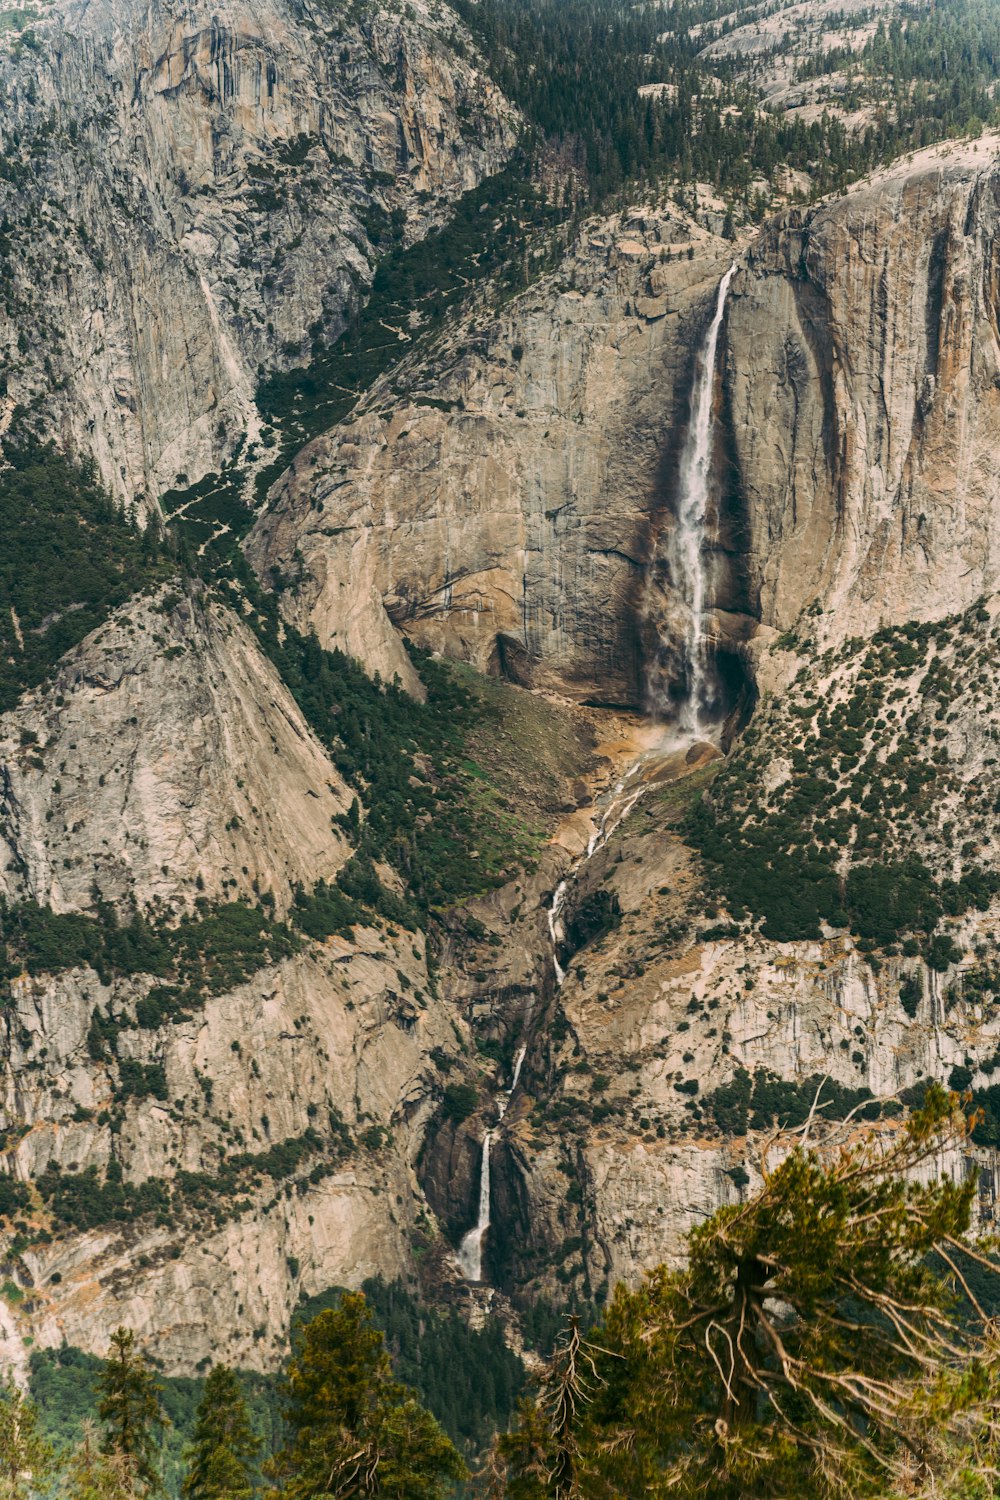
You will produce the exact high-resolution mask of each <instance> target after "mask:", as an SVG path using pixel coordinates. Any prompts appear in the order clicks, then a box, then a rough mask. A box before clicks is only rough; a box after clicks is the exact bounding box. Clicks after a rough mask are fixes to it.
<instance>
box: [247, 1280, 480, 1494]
mask: <svg viewBox="0 0 1000 1500" xmlns="http://www.w3.org/2000/svg"><path fill="white" fill-rule="evenodd" d="M285 1389H286V1395H287V1398H288V1405H287V1408H286V1411H285V1419H286V1421H287V1422H288V1425H289V1427H290V1428H291V1437H290V1438H289V1441H288V1443H287V1444H286V1446H285V1447H284V1448H283V1449H282V1451H281V1452H280V1453H279V1454H278V1455H277V1457H276V1458H275V1459H273V1460H272V1461H271V1463H270V1464H268V1466H267V1469H268V1473H269V1475H270V1477H271V1478H273V1479H274V1480H275V1481H276V1488H275V1489H274V1490H272V1491H271V1495H272V1496H273V1497H277V1496H281V1497H282V1500H318V1497H320V1496H324V1497H325V1496H334V1495H337V1496H362V1495H373V1496H374V1495H379V1496H386V1497H391V1500H439V1497H441V1496H443V1495H445V1494H447V1493H448V1492H449V1490H450V1482H451V1481H453V1480H456V1479H460V1478H462V1477H464V1475H465V1465H464V1464H463V1462H462V1460H461V1458H460V1457H459V1455H458V1453H457V1451H456V1450H455V1448H454V1447H453V1445H452V1443H451V1441H450V1439H449V1438H448V1437H447V1436H446V1435H445V1433H444V1432H442V1430H441V1428H440V1427H439V1426H438V1424H437V1422H435V1420H434V1418H433V1417H432V1416H431V1415H430V1413H429V1412H427V1411H425V1410H424V1408H423V1407H422V1406H421V1405H420V1403H419V1402H418V1401H417V1400H416V1399H415V1398H414V1396H413V1395H412V1394H411V1392H410V1391H409V1390H408V1389H407V1387H406V1386H404V1385H401V1384H399V1382H398V1381H396V1380H394V1379H393V1378H392V1371H391V1368H390V1365H389V1357H388V1355H387V1354H386V1352H385V1348H384V1347H383V1338H382V1334H381V1333H380V1332H379V1330H378V1329H377V1328H375V1326H374V1324H373V1322H372V1315H371V1311H370V1309H369V1307H368V1305H367V1303H366V1301H365V1299H364V1297H363V1296H362V1295H361V1294H360V1293H357V1292H347V1293H345V1294H344V1296H343V1297H342V1298H341V1300H340V1304H339V1306H337V1307H335V1308H329V1309H328V1310H327V1311H326V1312H322V1313H320V1315H319V1317H317V1318H314V1319H313V1321H312V1322H311V1323H309V1324H308V1325H307V1326H306V1329H305V1333H304V1338H303V1343H302V1348H301V1350H300V1352H299V1353H298V1354H297V1355H296V1357H295V1358H294V1359H293V1360H292V1362H291V1364H290V1366H289V1369H288V1376H287V1380H286V1386H285Z"/></svg>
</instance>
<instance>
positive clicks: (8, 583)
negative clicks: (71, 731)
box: [0, 414, 176, 712]
mask: <svg viewBox="0 0 1000 1500" xmlns="http://www.w3.org/2000/svg"><path fill="white" fill-rule="evenodd" d="M15 415H16V414H15ZM12 430H13V431H20V432H21V433H22V436H21V440H20V442H19V443H13V442H10V441H9V440H8V441H7V442H6V443H5V446H4V457H5V459H6V461H7V463H8V464H9V466H10V467H9V468H6V469H4V470H3V472H0V535H2V536H3V547H2V549H0V712H2V711H3V710H5V709H8V708H12V707H13V706H14V704H15V703H16V702H17V701H18V699H19V698H20V696H21V694H22V693H23V692H24V691H25V689H26V688H31V687H35V686H37V685H38V683H40V682H43V681H44V680H45V678H46V677H48V676H49V674H50V673H51V671H52V669H53V667H54V666H55V665H56V663H57V662H58V661H59V659H60V658H61V657H62V656H64V655H65V654H66V652H67V651H69V650H70V649H71V648H72V647H73V646H76V645H77V644H78V643H79V642H80V641H82V640H83V638H84V636H86V635H89V634H90V632H91V631H92V630H94V629H95V628H96V627H97V626H98V625H100V624H102V623H103V622H104V621H105V620H106V619H107V618H108V616H109V615H110V613H111V611H112V610H113V609H115V608H116V607H117V606H118V605H119V604H122V603H124V601H125V600H126V599H128V598H130V597H131V596H132V595H133V594H135V593H137V592H139V591H140V590H143V589H148V588H151V587H152V586H153V585H155V584H156V583H158V582H160V581H161V580H162V579H164V578H166V577H169V576H170V575H171V574H172V573H174V572H175V571H176V562H175V560H174V559H173V558H172V557H171V555H170V552H169V549H168V548H167V547H166V546H165V545H164V543H163V541H162V540H161V538H160V535H159V533H158V531H157V529H156V527H155V526H153V525H152V524H151V525H150V526H148V527H147V528H146V530H145V531H139V530H137V528H136V527H135V526H133V525H132V523H131V522H130V521H129V519H128V517H127V516H126V515H125V513H124V511H122V510H121V509H120V508H119V507H118V506H117V505H115V504H114V502H113V501H112V500H111V498H110V496H109V495H108V494H107V493H106V491H105V490H104V489H103V488H102V486H101V485H100V483H99V482H98V479H97V475H96V470H95V469H94V467H93V465H75V464H73V463H71V462H70V461H69V460H68V459H67V458H64V457H63V456H62V455H61V454H58V453H57V452H56V451H55V449H54V448H53V447H52V446H51V445H43V444H41V443H39V442H37V441H36V440H35V439H33V438H32V437H30V435H28V433H27V430H26V427H24V426H18V425H14V424H13V423H12Z"/></svg>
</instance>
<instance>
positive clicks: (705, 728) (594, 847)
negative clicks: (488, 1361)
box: [458, 263, 736, 1281]
mask: <svg viewBox="0 0 1000 1500" xmlns="http://www.w3.org/2000/svg"><path fill="white" fill-rule="evenodd" d="M735 274H736V265H735V263H734V264H733V265H731V266H730V268H729V270H728V271H727V272H726V274H725V276H723V278H722V280H721V281H720V283H719V290H718V294H717V296H716V300H715V311H714V313H713V316H712V321H711V323H710V324H709V327H708V332H707V334H706V336H705V342H704V343H703V345H702V347H701V349H700V350H699V352H698V356H697V359H696V362H695V378H694V385H693V387H692V391H691V415H690V421H689V423H688V430H687V435H686V437H685V440H684V447H683V448H682V450H681V459H680V493H679V500H678V507H677V525H676V526H675V528H674V532H673V535H672V538H671V543H670V559H669V560H670V573H671V581H672V583H673V586H674V589H675V592H676V593H677V594H678V595H679V596H680V598H681V601H682V603H683V605H684V609H685V621H686V636H685V640H684V671H685V675H686V682H685V689H686V691H685V695H684V701H683V706H682V708H681V712H680V716H679V719H678V723H677V726H676V729H677V733H676V734H675V735H673V736H671V740H672V742H673V743H674V744H676V742H677V739H678V738H679V739H680V740H682V741H683V740H691V739H701V738H705V737H706V735H708V734H710V733H711V729H712V727H713V726H712V725H711V724H710V723H709V722H706V709H708V708H710V706H711V705H710V696H711V695H710V690H709V682H708V665H709V660H708V651H707V641H706V637H705V634H704V629H703V615H704V612H705V594H706V576H705V541H706V537H707V531H708V502H709V479H710V469H711V461H712V399H713V394H714V386H715V360H716V355H717V353H718V347H719V333H720V330H721V328H722V320H723V317H724V316H725V311H726V297H727V295H728V292H729V284H730V282H731V281H732V279H733V277H734V275H735ZM664 748H666V747H661V753H662V749H664ZM646 760H647V756H646V755H643V756H640V758H639V759H638V760H637V761H635V762H634V764H633V765H632V766H630V767H629V769H628V771H627V772H626V773H625V775H624V776H623V777H622V779H621V780H620V781H619V782H618V783H617V784H616V786H615V787H614V790H613V791H612V792H611V794H610V796H609V797H608V799H607V803H606V805H605V807H604V810H603V812H602V814H601V817H600V819H599V821H598V823H597V825H596V827H595V828H594V831H593V832H592V834H591V836H590V839H589V841H588V844H587V848H586V850H585V851H584V853H583V854H582V855H581V856H580V857H579V858H578V859H577V860H576V862H575V863H574V864H573V865H572V867H571V868H570V870H569V871H568V872H567V874H566V875H565V877H564V878H563V879H562V880H560V882H559V884H558V885H557V886H556V888H555V891H554V892H553V896H552V905H551V906H550V907H549V916H548V924H549V936H550V938H551V940H552V970H553V974H554V976H555V984H556V989H559V988H560V987H561V985H562V984H563V981H564V980H565V978H566V970H565V969H564V968H563V966H562V964H561V963H560V961H559V950H560V948H561V946H562V943H563V942H564V941H565V936H566V934H565V930H564V927H563V922H562V912H563V908H564V906H565V904H566V897H567V895H568V893H569V890H570V888H571V886H572V885H573V884H574V882H575V881H576V880H577V878H578V877H579V875H580V872H581V871H582V870H583V868H584V866H585V865H586V864H587V862H588V861H589V860H590V859H592V858H593V856H594V855H595V854H596V853H597V851H598V850H599V849H602V848H603V847H604V845H605V844H606V843H607V841H608V839H609V838H610V837H611V835H612V834H613V833H614V832H615V830H616V829H617V828H618V827H619V826H620V824H621V823H623V822H624V821H625V819H626V818H627V817H628V815H629V813H630V812H631V811H632V809H633V807H635V805H636V803H637V802H638V801H639V798H640V797H641V796H642V795H643V793H644V792H645V791H646V790H647V788H648V786H649V785H650V784H651V783H649V782H646V781H644V780H643V777H642V772H643V767H644V764H645V763H646ZM527 1021H528V1016H527V1015H526V1016H525V1026H527ZM527 1050H528V1046H527V1042H524V1043H523V1044H522V1046H521V1047H520V1049H519V1051H518V1054H517V1058H516V1060H515V1063H514V1073H513V1078H512V1081H511V1085H510V1088H509V1089H508V1091H507V1093H506V1094H505V1095H504V1097H503V1099H502V1100H501V1101H500V1105H499V1109H498V1112H497V1126H499V1125H500V1124H501V1122H502V1121H503V1117H504V1115H505V1114H506V1113H507V1106H508V1104H509V1103H510V1100H511V1097H512V1095H513V1094H514V1091H515V1089H516V1088H517V1086H518V1083H519V1081H520V1077H521V1067H522V1064H523V1063H524V1058H525V1054H526V1052H527ZM493 1135H494V1131H493V1130H487V1131H486V1132H485V1134H484V1136H483V1156H482V1165H481V1167H480V1173H479V1217H478V1219H477V1222H476V1225H475V1228H474V1229H470V1230H469V1232H468V1234H466V1236H465V1237H464V1239H463V1240H462V1243H461V1246H460V1248H459V1251H458V1263H459V1266H460V1268H461V1271H462V1274H463V1276H465V1278H466V1280H468V1281H481V1280H482V1275H483V1241H484V1239H485V1237H486V1232H487V1230H488V1229H489V1227H490V1148H491V1147H492V1144H493Z"/></svg>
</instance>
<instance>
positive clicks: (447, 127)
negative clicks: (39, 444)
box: [0, 0, 516, 503]
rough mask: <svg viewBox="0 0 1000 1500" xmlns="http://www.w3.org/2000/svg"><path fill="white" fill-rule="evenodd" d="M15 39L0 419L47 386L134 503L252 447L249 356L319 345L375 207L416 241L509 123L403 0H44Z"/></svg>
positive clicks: (371, 231) (0, 247)
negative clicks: (180, 3)
mask: <svg viewBox="0 0 1000 1500" xmlns="http://www.w3.org/2000/svg"><path fill="white" fill-rule="evenodd" d="M29 35H30V37H31V38H33V41H29V40H24V39H20V38H19V37H18V34H17V31H16V29H11V30H8V31H5V32H4V33H3V38H2V39H0V93H2V95H3V99H4V118H3V123H2V131H3V137H2V139H3V154H4V157H5V173H4V178H3V179H0V222H2V223H3V224H4V231H3V238H2V240H0V268H2V269H0V277H2V296H0V364H2V365H3V367H4V369H5V375H6V392H5V395H6V401H5V404H4V408H3V409H2V413H3V420H2V421H0V430H2V428H3V426H5V425H6V422H7V421H8V420H9V417H10V413H11V410H12V408H13V406H14V404H15V403H21V404H23V405H28V404H30V402H31V401H32V399H33V398H34V397H36V396H37V395H39V394H40V393H44V397H45V402H46V424H47V430H48V431H50V432H59V433H60V435H61V437H62V440H63V441H64V442H65V443H66V444H67V445H68V446H70V447H72V448H74V449H75V450H76V451H77V452H79V453H82V454H92V455H93V456H94V457H95V458H96V460H97V462H98V464H99V466H100V470H101V473H102V475H103V477H104V479H105V481H106V482H107V483H108V484H109V485H110V486H111V487H112V489H113V490H115V491H116V492H117V493H118V494H119V495H121V496H122V497H124V498H125V499H127V500H128V501H129V502H130V503H131V502H132V501H133V500H134V499H135V498H136V497H142V496H143V495H144V494H150V495H154V496H155V495H156V494H157V493H159V492H160V491H162V490H163V489H164V488H167V487H169V486H170V485H171V484H173V483H174V482H175V481H176V480H177V478H178V476H179V475H183V476H186V478H187V479H190V480H192V481H194V480H196V479H198V478H200V477H201V475H202V474H204V473H205V472H206V471H208V470H209V469H213V468H217V467H218V466H219V465H220V463H221V462H222V461H224V460H225V459H227V458H229V457H230V456H231V455H232V454H233V453H234V452H235V451H236V450H237V449H241V448H243V447H244V445H245V444H246V443H249V444H250V445H251V447H252V445H253V444H254V442H255V441H256V439H257V438H258V437H259V435H260V424H259V422H258V419H257V414H256V410H255V407H254V390H255V386H256V381H257V375H258V368H259V367H260V368H262V369H264V370H270V369H273V368H276V367H286V366H287V365H288V364H290V363H293V364H294V363H301V362H303V360H304V359H305V358H306V357H307V355H308V351H309V342H310V338H311V336H312V335H313V333H317V332H323V333H325V334H326V335H328V336H329V337H335V336H336V335H337V334H338V333H339V332H340V330H341V329H342V328H343V326H344V322H345V318H346V316H347V314H348V313H349V312H350V311H351V310H352V309H353V308H354V307H355V306H356V305H357V302H358V299H359V296H360V295H362V294H363V291H364V288H365V287H366V286H367V284H368V282H369V281H370V280H371V276H372V268H373V264H374V261H375V259H376V257H377V255H378V254H379V253H380V248H379V245H378V241H379V236H380V234H382V235H383V237H384V233H385V229H384V226H386V225H388V224H389V222H390V218H391V216H392V215H393V214H395V215H396V216H397V218H396V222H397V224H398V227H399V231H400V233H401V234H402V235H404V236H409V237H413V238H415V237H418V236H419V235H421V234H422V233H424V232H425V231H426V229H427V228H428V226H429V225H430V224H432V223H434V222H435V221H436V219H438V218H439V217H440V215H441V213H442V210H443V209H445V208H446V205H447V203H448V202H449V200H451V199H453V198H454V197H456V196H457V195H458V194H460V193H462V192H464V191H465V190H467V189H468V188H471V187H474V186H475V185H476V183H478V182H479V180H480V179H481V178H482V177H483V176H484V175H487V174H489V173H490V172H493V171H496V170H497V169H498V168H499V166H501V165H502V163H503V161H504V160H505V158H506V156H507V154H508V153H509V151H510V149H511V146H512V144H513V142H514V139H515V134H516V118H515V115H514V112H513V111H512V110H511V109H510V107H509V106H508V105H507V103H506V101H505V100H504V99H503V97H502V96H501V95H500V94H499V92H498V90H497V89H496V87H495V86H494V85H493V84H492V83H491V82H490V80H489V79H488V78H487V77H486V76H485V75H484V74H483V73H482V72H481V71H480V70H479V69H478V67H477V66H476V63H475V53H474V49H473V48H472V46H471V43H470V41H469V38H468V36H467V34H466V33H465V32H464V30H463V28H462V27H461V26H460V24H459V22H458V20H457V18H456V17H455V16H454V15H453V14H452V13H451V12H449V11H448V10H447V8H446V7H445V6H435V7H431V6H428V5H425V4H423V3H420V0H418V3H417V4H411V5H408V6H406V7H399V8H397V7H396V6H395V5H393V4H391V3H379V4H376V5H367V6H365V7H364V8H363V11H361V12H358V11H355V12H352V13H350V14H347V13H338V14H337V15H336V16H333V15H332V14H331V13H329V12H328V11H327V10H326V9H324V8H323V7H322V6H315V7H314V6H313V5H311V4H309V3H307V0H305V3H299V0H225V3H223V4H222V5H218V4H216V5H213V6H208V5H205V4H196V5H194V6H191V7H187V8H186V9H184V10H180V9H178V8H177V7H175V6H171V5H169V4H159V3H155V4H152V5H150V6H148V7H146V8H145V9H143V10H141V11H137V10H136V8H135V7H134V6H133V5H131V4H128V3H124V0H101V3H100V4H80V3H77V0H60V3H58V4H57V5H55V6H53V7H52V8H50V9H47V10H46V12H45V16H44V17H43V18H41V19H38V20H36V21H34V22H33V24H32V28H31V31H30V34H29ZM453 37H455V38H458V39H459V41H460V44H461V46H462V53H463V55H460V54H459V51H458V50H456V47H455V46H454V45H453V43H452V38H453ZM470 59H471V60H470ZM384 248H385V246H384V244H383V245H382V246H381V249H382V250H384Z"/></svg>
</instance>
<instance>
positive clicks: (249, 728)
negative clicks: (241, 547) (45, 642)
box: [0, 588, 353, 914]
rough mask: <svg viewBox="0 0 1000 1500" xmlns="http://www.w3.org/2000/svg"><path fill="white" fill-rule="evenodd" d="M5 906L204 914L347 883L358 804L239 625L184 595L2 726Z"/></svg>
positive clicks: (116, 631) (144, 609) (137, 607)
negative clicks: (208, 907)
mask: <svg viewBox="0 0 1000 1500" xmlns="http://www.w3.org/2000/svg"><path fill="white" fill-rule="evenodd" d="M0 736H2V738H0V895H2V896H4V897H6V899H7V900H8V901H17V900H26V899H30V900H33V901H37V902H39V903H40V904H42V905H51V906H52V907H53V909H54V910H56V911H80V910H87V909H90V908H92V907H93V904H94V901H95V899H98V900H103V901H106V902H110V903H112V904H113V905H114V906H116V907H117V908H118V910H119V911H120V912H122V913H123V914H124V913H125V912H127V911H128V910H129V909H130V908H131V906H132V905H133V904H138V905H139V906H140V907H141V908H142V909H143V910H150V911H157V910H159V911H162V912H164V913H166V912H170V911H177V912H180V911H183V910H189V909H190V908H191V906H192V904H193V903H194V901H195V900H196V899H197V898H198V897H200V896H203V897H205V898H206V899H207V900H209V901H217V900H232V899H234V898H235V897H236V896H238V895H246V896H256V895H257V894H258V893H265V892H266V893H269V894H270V896H271V897H273V899H274V902H275V905H276V909H277V910H278V911H280V912H284V911H286V910H287V908H288V905H289V901H290V898H291V888H292V886H294V885H302V886H305V887H311V886H312V885H314V884H315V882H316V881H317V880H320V879H331V878H332V877H333V876H334V875H335V874H336V872H337V871H338V870H339V869H340V867H341V866H342V865H343V864H344V862H345V860H346V859H347V858H348V855H349V853H350V850H349V847H348V845H347V843H346V841H345V840H344V839H343V837H342V835H340V834H339V833H338V832H337V829H336V828H335V827H334V826H332V822H331V820H332V819H333V818H335V817H336V816H338V815H339V814H342V813H343V812H345V811H346V809H347V808H348V807H349V806H350V803H351V799H352V796H353V793H349V792H348V789H347V788H346V787H345V785H344V783H343V781H342V779H341V777H340V775H339V773H338V772H337V770H336V769H335V767H334V766H333V764H332V762H331V761H330V759H329V757H328V756H327V754H326V753H325V751H324V750H323V749H322V748H321V747H320V745H319V744H318V742H317V741H316V739H315V737H314V736H313V734H312V732H311V731H310V730H309V728H308V727H307V725H306V723H305V721H304V719H303V717H302V714H301V713H300V711H299V709H298V707H297V706H296V704H295V702H294V700H293V699H292V697H291V695H290V694H289V692H288V690H287V688H285V686H284V685H283V683H282V682H281V680H280V678H279V677H278V675H277V673H276V672H275V670H274V668H273V667H272V666H271V665H270V664H269V663H268V662H267V661H266V660H265V659H264V657H263V656H262V655H261V653H260V651H259V650H258V648H257V645H256V642H255V641H254V639H253V637H252V636H251V635H250V632H249V631H248V629H247V627H246V626H245V625H244V624H242V623H241V622H240V621H239V620H238V619H237V617H236V615H235V614H233V613H232V611H230V610H228V609H225V608H223V607H222V606H220V605H219V604H218V603H211V602H209V601H208V600H207V599H206V598H204V597H203V596H202V595H200V594H199V593H198V592H197V591H195V592H194V593H191V594H187V595H184V594H181V593H180V592H179V591H177V590H175V589H173V588H167V589H163V590H160V591H159V593H158V594H156V595H154V596H152V597H151V598H147V599H137V600H135V601H134V602H133V603H132V604H131V605H130V606H126V608H124V609H122V610H119V611H118V613H117V614H116V615H115V616H114V617H113V618H112V620H111V621H110V622H109V623H108V624H107V625H106V626H105V627H104V628H103V630H101V631H99V632H97V633H96V634H95V635H93V636H90V637H88V639H87V640H86V641H84V642H83V644H82V645H81V646H80V647H78V648H77V650H76V651H75V652H74V653H73V654H72V655H71V656H70V657H69V658H67V659H66V661H65V662H64V664H63V666H62V668H61V669H60V671H59V673H58V675H57V676H56V678H55V680H54V681H53V682H52V683H51V684H49V685H48V686H47V687H45V688H44V689H43V690H41V691H39V692H37V693H35V694H32V695H31V696H30V697H29V698H27V699H26V700H25V701H24V703H23V704H22V706H20V707H19V708H18V709H17V710H16V711H15V712H13V713H10V714H7V715H6V716H5V717H4V718H3V720H2V721H0Z"/></svg>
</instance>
